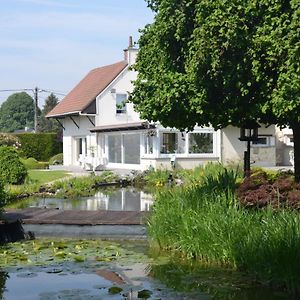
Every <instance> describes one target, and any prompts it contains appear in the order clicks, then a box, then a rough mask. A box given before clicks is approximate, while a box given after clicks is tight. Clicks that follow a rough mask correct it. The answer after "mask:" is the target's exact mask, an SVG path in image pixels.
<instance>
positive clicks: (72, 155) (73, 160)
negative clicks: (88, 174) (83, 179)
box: [63, 116, 97, 166]
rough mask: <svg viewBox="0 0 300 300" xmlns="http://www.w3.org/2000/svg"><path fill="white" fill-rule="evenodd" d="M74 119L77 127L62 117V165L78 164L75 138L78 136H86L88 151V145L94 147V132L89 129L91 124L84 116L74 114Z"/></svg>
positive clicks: (67, 118)
mask: <svg viewBox="0 0 300 300" xmlns="http://www.w3.org/2000/svg"><path fill="white" fill-rule="evenodd" d="M73 119H74V121H75V122H76V123H77V125H78V126H79V128H77V126H76V125H75V124H74V123H73V121H72V120H71V119H70V118H69V117H66V118H64V121H63V125H64V128H65V130H64V133H63V153H64V165H65V166H70V165H79V162H78V153H77V145H76V140H77V139H79V138H86V141H87V149H88V153H89V152H90V151H91V148H90V146H91V145H94V146H95V147H96V145H97V143H96V134H95V133H91V132H90V131H89V129H90V128H92V127H93V125H92V124H91V123H90V121H89V120H88V119H87V117H85V116H75V117H73Z"/></svg>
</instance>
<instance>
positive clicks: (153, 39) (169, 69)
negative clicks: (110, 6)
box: [131, 0, 300, 181]
mask: <svg viewBox="0 0 300 300" xmlns="http://www.w3.org/2000/svg"><path fill="white" fill-rule="evenodd" d="M147 2H148V5H149V7H150V8H151V9H152V10H153V11H154V12H155V19H154V22H153V24H150V25H147V26H146V27H145V28H144V29H143V30H142V35H141V37H140V40H139V46H140V51H139V53H138V57H137V63H136V65H135V69H136V70H137V71H138V78H137V80H136V82H135V89H134V92H133V94H132V95H131V101H132V102H133V103H134V104H135V108H136V109H137V110H138V111H139V112H140V113H141V117H142V118H145V119H148V120H153V121H160V122H161V123H162V124H163V125H164V126H171V127H177V128H179V129H182V130H184V129H192V128H193V127H194V126H195V125H196V124H198V125H208V124H211V125H212V126H213V127H214V128H216V129H217V128H223V127H226V126H228V125H234V126H243V125H245V123H247V122H248V121H253V120H255V121H258V122H261V123H266V124H278V125H280V126H290V127H291V128H292V129H293V132H294V150H295V175H296V180H298V181H299V179H300V31H299V20H300V2H299V1H298V0H214V1H209V0H148V1H147Z"/></svg>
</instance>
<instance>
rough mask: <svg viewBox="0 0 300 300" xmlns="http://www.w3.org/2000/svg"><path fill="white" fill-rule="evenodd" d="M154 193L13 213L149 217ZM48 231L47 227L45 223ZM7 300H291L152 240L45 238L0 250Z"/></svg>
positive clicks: (0, 290)
mask: <svg viewBox="0 0 300 300" xmlns="http://www.w3.org/2000/svg"><path fill="white" fill-rule="evenodd" d="M152 203H153V198H152V196H151V194H148V193H146V192H143V191H138V190H135V189H131V188H127V189H123V188H122V189H119V190H111V189H108V190H101V191H98V192H97V193H96V194H95V196H93V197H83V198H79V199H76V200H71V199H55V198H31V199H25V200H22V201H18V202H17V203H15V204H14V205H13V206H14V208H26V207H49V208H53V207H55V208H59V209H65V210H67V209H72V210H74V209H75V210H99V209H102V210H115V211H132V210H133V211H147V210H149V209H150V207H151V205H152ZM41 226H42V225H41ZM0 299H4V300H27V299H28V300H35V299H37V300H59V299H63V300H81V299H86V300H92V299H112V300H113V299H120V300H126V299H127V300H129V299H131V300H133V299H170V300H171V299H191V300H192V299H200V300H205V299H220V300H226V299H228V300H229V299H230V300H240V299H243V300H248V299H249V300H250V299H251V300H252V299H268V300H277V299H278V300H279V299H289V297H288V296H287V295H285V294H282V293H280V292H274V291H271V290H269V289H268V288H266V287H264V286H261V285H259V284H258V283H257V282H255V281H254V280H253V278H252V279H251V278H248V277H247V276H246V275H244V274H240V273H238V272H236V271H234V270H226V269H225V270H224V269H212V268H204V267H200V266H199V265H197V264H196V263H195V262H191V261H185V260H183V259H182V258H179V257H177V256H176V255H175V254H172V253H164V252H161V251H159V250H158V249H157V248H154V247H149V245H148V242H147V241H145V240H139V241H132V240H131V241H122V242H116V241H101V240H75V239H59V238H55V239H51V240H49V239H44V238H39V239H36V240H29V241H22V242H16V243H10V244H7V245H2V246H0Z"/></svg>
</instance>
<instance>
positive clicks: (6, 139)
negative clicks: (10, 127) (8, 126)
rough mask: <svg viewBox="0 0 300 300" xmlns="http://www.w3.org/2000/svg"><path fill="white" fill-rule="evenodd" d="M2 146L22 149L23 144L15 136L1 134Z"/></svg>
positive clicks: (0, 142) (0, 141) (0, 144)
mask: <svg viewBox="0 0 300 300" xmlns="http://www.w3.org/2000/svg"><path fill="white" fill-rule="evenodd" d="M0 146H10V147H14V148H16V149H18V148H20V146H21V143H20V141H19V139H18V137H16V136H15V135H12V134H8V133H0Z"/></svg>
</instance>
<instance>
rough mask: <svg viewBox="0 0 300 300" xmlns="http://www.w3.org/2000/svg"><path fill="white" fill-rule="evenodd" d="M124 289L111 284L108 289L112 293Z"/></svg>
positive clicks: (114, 293)
mask: <svg viewBox="0 0 300 300" xmlns="http://www.w3.org/2000/svg"><path fill="white" fill-rule="evenodd" d="M122 291H123V289H122V288H120V287H119V286H111V287H110V288H109V289H108V292H109V293H110V294H112V295H116V294H120V293H121V292H122Z"/></svg>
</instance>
